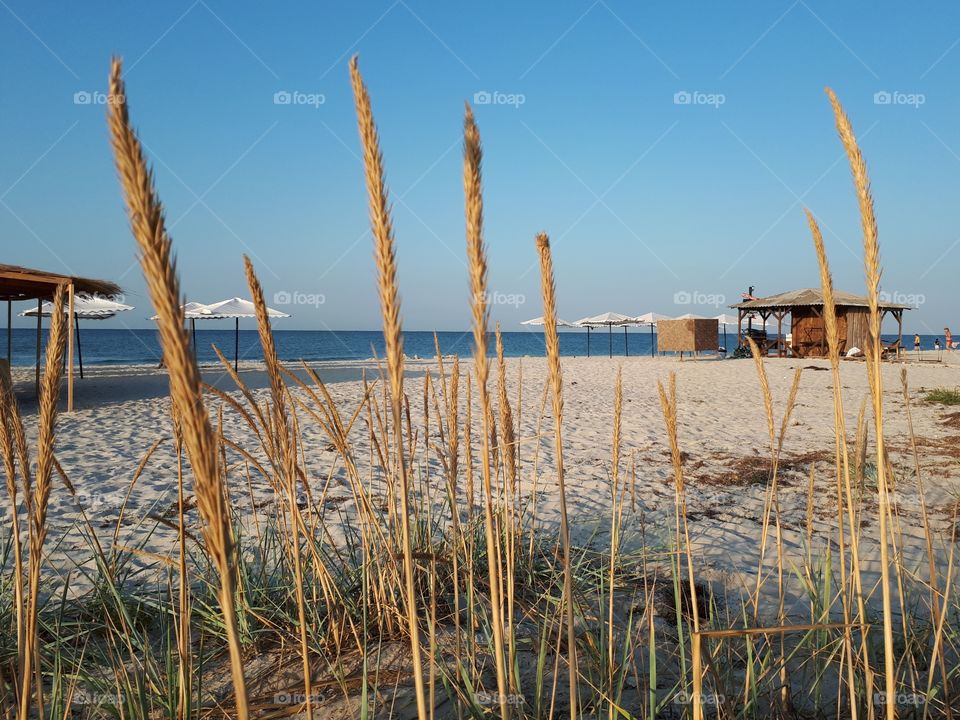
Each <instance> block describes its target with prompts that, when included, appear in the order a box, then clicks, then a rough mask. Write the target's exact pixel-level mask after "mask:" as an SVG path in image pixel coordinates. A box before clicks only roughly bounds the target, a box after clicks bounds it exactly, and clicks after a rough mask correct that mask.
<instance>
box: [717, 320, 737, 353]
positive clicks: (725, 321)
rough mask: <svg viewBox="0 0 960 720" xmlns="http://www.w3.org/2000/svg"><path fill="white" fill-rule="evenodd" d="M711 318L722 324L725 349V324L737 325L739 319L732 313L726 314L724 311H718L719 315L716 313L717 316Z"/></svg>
mask: <svg viewBox="0 0 960 720" xmlns="http://www.w3.org/2000/svg"><path fill="white" fill-rule="evenodd" d="M713 319H714V320H716V321H717V322H718V323H720V324H721V325H723V347H724V349H726V347H727V325H737V324H739V322H740V321H739V319H738V318H735V317H733V316H732V315H727V314H726V313H720V314H719V315H717V316H716V317H715V318H713Z"/></svg>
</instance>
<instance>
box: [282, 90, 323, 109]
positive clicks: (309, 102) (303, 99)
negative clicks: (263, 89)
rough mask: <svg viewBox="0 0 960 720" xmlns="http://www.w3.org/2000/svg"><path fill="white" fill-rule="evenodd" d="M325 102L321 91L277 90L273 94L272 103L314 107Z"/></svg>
mask: <svg viewBox="0 0 960 720" xmlns="http://www.w3.org/2000/svg"><path fill="white" fill-rule="evenodd" d="M326 102H327V96H326V95H324V94H323V93H306V92H300V91H299V90H277V92H275V93H274V94H273V104H274V105H306V106H307V107H312V108H314V109H317V108H319V107H320V106H321V105H324V104H325V103H326Z"/></svg>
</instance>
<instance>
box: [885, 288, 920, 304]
mask: <svg viewBox="0 0 960 720" xmlns="http://www.w3.org/2000/svg"><path fill="white" fill-rule="evenodd" d="M878 297H879V298H880V302H882V303H893V304H894V305H909V306H910V307H920V306H921V305H923V304H924V303H926V302H927V296H926V295H924V294H923V293H905V292H900V291H899V290H893V291H887V290H881V291H880V294H879V296H878Z"/></svg>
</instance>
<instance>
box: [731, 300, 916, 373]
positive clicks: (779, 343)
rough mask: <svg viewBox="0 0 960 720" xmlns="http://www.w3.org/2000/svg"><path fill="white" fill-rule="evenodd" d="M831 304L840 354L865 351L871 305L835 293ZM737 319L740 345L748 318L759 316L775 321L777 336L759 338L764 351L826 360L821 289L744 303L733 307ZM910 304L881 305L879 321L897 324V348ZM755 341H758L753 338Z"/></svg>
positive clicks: (825, 333)
mask: <svg viewBox="0 0 960 720" xmlns="http://www.w3.org/2000/svg"><path fill="white" fill-rule="evenodd" d="M833 300H834V305H835V306H836V313H837V334H838V336H839V339H840V352H841V353H843V352H846V350H848V349H849V348H852V347H858V348H861V349H865V348H866V347H867V343H868V340H869V336H870V330H869V319H870V303H869V301H868V300H867V298H865V297H861V296H859V295H851V294H850V293H845V292H839V291H834V293H833ZM730 307H731V308H736V310H737V313H738V315H737V318H738V332H737V336H738V338H739V343H738V344H739V345H743V344H744V342H745V340H744V336H745V330H747V329H748V327H749V325H750V323H749V318H750V317H755V316H759V317H760V318H762V319H763V321H764V323H765V324H766V323H767V321H768V320H769V319H771V318H772V319H773V321H775V322H776V326H777V334H776V337H774V338H772V339H766V340H765V341H764V338H762V337H761V338H759V340H760V341H761V347H762V349H763V350H766V351H767V352H770V351H773V352H775V353H776V354H777V355H778V356H780V357H784V356H785V355H786V354H787V351H788V350H789V351H790V352H791V353H792V354H793V355H796V356H798V357H825V356H826V355H827V331H826V327H825V325H824V319H823V291H822V290H820V288H805V289H803V290H791V291H790V292H785V293H780V294H779V295H772V296H770V297H765V298H756V299H753V300H745V301H743V302H741V303H737V304H736V305H731V306H730ZM910 309H911V307H910V306H909V305H898V304H895V303H884V302H882V303H880V317H881V321H882V320H883V318H885V317H886V316H887V315H890V316H891V317H893V318H894V319H895V320H896V321H897V338H898V339H897V348H898V349H899V347H900V346H901V345H902V340H903V311H904V310H910ZM788 315H789V316H790V332H791V338H790V342H789V344H788V343H786V342H785V341H784V340H783V321H784V319H786V317H787V316H788ZM745 326H747V327H745ZM755 339H757V338H755Z"/></svg>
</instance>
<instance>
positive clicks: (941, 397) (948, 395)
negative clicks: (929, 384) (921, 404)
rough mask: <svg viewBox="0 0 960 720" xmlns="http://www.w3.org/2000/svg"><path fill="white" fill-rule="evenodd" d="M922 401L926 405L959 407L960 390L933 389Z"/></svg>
mask: <svg viewBox="0 0 960 720" xmlns="http://www.w3.org/2000/svg"><path fill="white" fill-rule="evenodd" d="M923 399H924V400H925V401H926V402H928V403H937V404H939V405H960V390H957V389H956V388H954V389H952V390H951V389H949V388H935V389H933V390H929V391H928V392H927V393H926V394H925V395H924V396H923Z"/></svg>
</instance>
